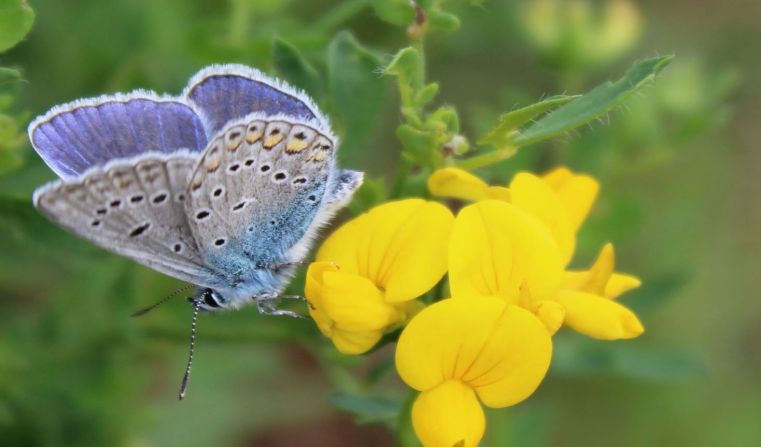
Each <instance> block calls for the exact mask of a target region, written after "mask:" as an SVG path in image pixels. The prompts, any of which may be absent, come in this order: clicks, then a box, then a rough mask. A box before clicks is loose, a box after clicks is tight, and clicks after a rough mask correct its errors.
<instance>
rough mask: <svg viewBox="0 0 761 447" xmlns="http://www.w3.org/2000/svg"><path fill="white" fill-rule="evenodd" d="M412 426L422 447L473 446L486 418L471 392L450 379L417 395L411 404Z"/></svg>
mask: <svg viewBox="0 0 761 447" xmlns="http://www.w3.org/2000/svg"><path fill="white" fill-rule="evenodd" d="M412 425H413V427H414V428H415V433H416V434H417V436H418V438H419V439H420V441H421V442H422V443H423V446H425V447H454V446H458V447H476V446H477V445H478V443H479V442H480V441H481V437H482V436H483V434H484V429H485V428H486V418H485V416H484V411H483V409H482V408H481V405H480V404H479V403H478V399H477V398H476V394H475V393H474V392H473V390H472V389H471V388H469V387H468V386H467V385H465V384H463V383H462V382H460V381H458V380H449V381H446V382H444V383H442V384H441V385H439V386H437V387H435V388H433V389H431V390H428V391H423V392H422V393H421V394H420V396H418V398H417V400H415V403H414V404H413V405H412Z"/></svg>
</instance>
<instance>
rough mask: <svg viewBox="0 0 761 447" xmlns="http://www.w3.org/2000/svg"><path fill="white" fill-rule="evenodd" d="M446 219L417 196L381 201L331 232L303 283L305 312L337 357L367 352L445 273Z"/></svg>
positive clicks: (443, 211)
mask: <svg viewBox="0 0 761 447" xmlns="http://www.w3.org/2000/svg"><path fill="white" fill-rule="evenodd" d="M453 220H454V218H453V216H452V213H451V212H450V211H449V210H448V209H447V208H446V207H444V206H443V205H441V204H439V203H436V202H428V201H425V200H421V199H408V200H401V201H397V202H389V203H386V204H383V205H380V206H378V207H376V208H373V209H372V210H370V211H369V212H367V213H365V214H363V215H361V216H359V217H357V218H356V219H353V220H351V221H349V222H347V223H346V224H344V225H343V226H341V227H340V228H339V229H338V230H336V231H335V232H334V233H333V234H332V235H331V236H330V237H329V238H328V239H327V240H326V241H325V243H324V244H323V245H322V247H321V248H320V250H319V251H318V253H317V262H315V263H313V264H312V265H310V267H309V270H308V271H307V278H306V291H305V293H306V296H307V300H308V301H309V313H310V314H311V316H312V318H313V319H314V320H315V322H316V323H317V326H318V327H319V328H320V331H321V332H322V333H323V334H325V336H327V337H329V338H330V339H331V340H332V341H333V343H334V344H335V345H336V348H337V349H338V350H339V351H341V352H343V353H345V354H361V353H363V352H366V351H367V350H369V349H370V348H372V347H373V346H374V345H375V344H376V343H377V342H378V340H380V338H381V337H382V336H383V333H384V332H385V331H386V330H387V329H388V328H390V327H393V326H395V325H398V324H400V323H402V322H404V321H405V320H406V319H407V318H408V316H409V314H410V313H412V312H414V310H415V306H414V304H413V300H414V299H415V298H417V297H419V296H421V295H423V294H424V293H426V292H427V291H428V290H430V289H431V288H432V287H433V286H434V285H436V283H437V282H439V281H440V280H441V278H442V277H443V276H444V274H445V273H446V269H447V247H446V242H445V241H447V240H448V238H449V233H450V230H451V227H452V222H453Z"/></svg>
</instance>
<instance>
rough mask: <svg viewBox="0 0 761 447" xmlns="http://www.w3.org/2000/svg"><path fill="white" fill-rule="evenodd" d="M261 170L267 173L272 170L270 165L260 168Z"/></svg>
mask: <svg viewBox="0 0 761 447" xmlns="http://www.w3.org/2000/svg"><path fill="white" fill-rule="evenodd" d="M259 170H260V171H262V172H267V171H269V170H270V165H262V167H261V168H259Z"/></svg>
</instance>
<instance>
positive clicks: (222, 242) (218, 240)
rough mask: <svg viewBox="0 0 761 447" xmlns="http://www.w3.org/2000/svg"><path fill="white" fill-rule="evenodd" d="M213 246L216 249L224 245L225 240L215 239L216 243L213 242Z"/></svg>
mask: <svg viewBox="0 0 761 447" xmlns="http://www.w3.org/2000/svg"><path fill="white" fill-rule="evenodd" d="M214 245H216V246H217V247H221V246H223V245H225V240H224V239H217V240H216V241H214Z"/></svg>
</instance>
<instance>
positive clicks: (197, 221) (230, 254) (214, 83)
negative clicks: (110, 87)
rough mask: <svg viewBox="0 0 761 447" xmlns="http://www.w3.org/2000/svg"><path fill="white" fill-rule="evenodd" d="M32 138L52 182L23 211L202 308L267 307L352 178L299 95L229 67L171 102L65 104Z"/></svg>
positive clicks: (202, 75)
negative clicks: (145, 271)
mask: <svg viewBox="0 0 761 447" xmlns="http://www.w3.org/2000/svg"><path fill="white" fill-rule="evenodd" d="M29 134H30V139H31V141H32V144H33V146H34V147H35V149H36V150H37V152H38V153H39V154H40V155H41V157H42V158H43V160H45V162H46V163H47V164H48V165H49V166H50V167H51V168H52V169H53V170H54V171H55V172H56V173H58V174H59V176H61V180H58V181H55V182H53V183H50V184H48V185H45V186H43V187H41V188H39V189H38V190H37V191H35V196H34V203H35V206H36V207H37V208H38V209H39V210H40V211H41V212H42V213H43V214H45V215H46V216H47V217H48V218H50V219H51V220H52V221H54V222H55V223H57V224H59V225H61V226H62V227H64V228H65V229H67V230H69V231H71V232H73V233H75V234H77V235H79V236H81V237H83V238H85V239H87V240H89V241H91V242H93V243H95V244H97V245H99V246H101V247H103V248H105V249H107V250H110V251H113V252H115V253H118V254H120V255H123V256H126V257H129V258H131V259H133V260H135V261H137V262H139V263H141V264H144V265H147V266H149V267H151V268H153V269H155V270H158V271H160V272H162V273H165V274H168V275H170V276H173V277H175V278H178V279H181V280H184V281H188V282H190V283H192V284H195V285H197V286H198V292H197V296H196V299H197V300H198V303H199V307H200V308H201V309H205V310H209V311H213V310H220V309H234V308H238V307H240V306H242V305H244V304H247V303H257V304H259V303H261V302H266V301H268V300H272V299H273V298H274V297H277V296H278V295H279V294H280V293H281V292H282V291H283V289H284V288H285V287H286V286H287V284H288V282H289V280H290V277H291V275H292V273H293V270H294V266H295V265H296V264H298V263H299V262H301V261H302V260H303V259H304V257H305V256H306V254H307V252H308V250H309V248H310V246H311V242H312V240H313V239H314V238H315V236H316V234H317V231H318V230H319V228H320V227H321V226H322V225H324V224H325V223H327V221H328V220H329V219H330V218H331V217H332V215H333V214H334V213H335V212H336V211H337V210H339V209H340V208H341V207H343V206H344V205H345V204H346V203H347V202H348V200H349V199H350V197H351V195H352V193H353V192H354V191H355V190H356V189H357V187H359V185H360V184H361V182H362V174H361V173H359V172H355V171H348V170H340V169H337V168H336V166H335V150H336V147H337V139H336V137H335V136H334V135H333V134H332V132H331V130H330V127H329V125H328V124H327V119H326V118H325V117H324V116H323V115H322V114H321V113H320V111H319V110H318V109H317V108H316V106H315V105H314V104H313V102H312V101H311V99H309V98H308V97H307V96H306V95H304V94H303V93H300V92H298V91H297V90H295V89H292V88H290V87H288V86H286V85H284V84H282V83H280V82H278V81H275V80H272V79H270V78H267V77H266V76H264V75H262V74H261V73H259V72H257V71H255V70H252V69H249V68H247V67H242V66H237V65H226V66H214V67H210V68H207V69H205V70H202V71H201V72H199V74H197V75H196V76H195V77H194V78H193V79H192V80H191V82H190V85H189V86H188V87H187V88H186V89H185V92H184V93H183V95H181V96H180V97H176V98H175V97H162V96H158V95H155V94H153V93H150V92H143V91H141V92H136V93H132V94H128V95H114V96H104V97H100V98H95V99H91V100H83V101H76V102H74V103H71V104H68V105H64V106H60V107H57V108H54V109H53V110H51V111H50V112H49V113H48V114H46V115H44V116H42V117H40V118H38V119H37V120H35V121H34V122H33V123H32V124H31V125H30V129H29Z"/></svg>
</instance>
